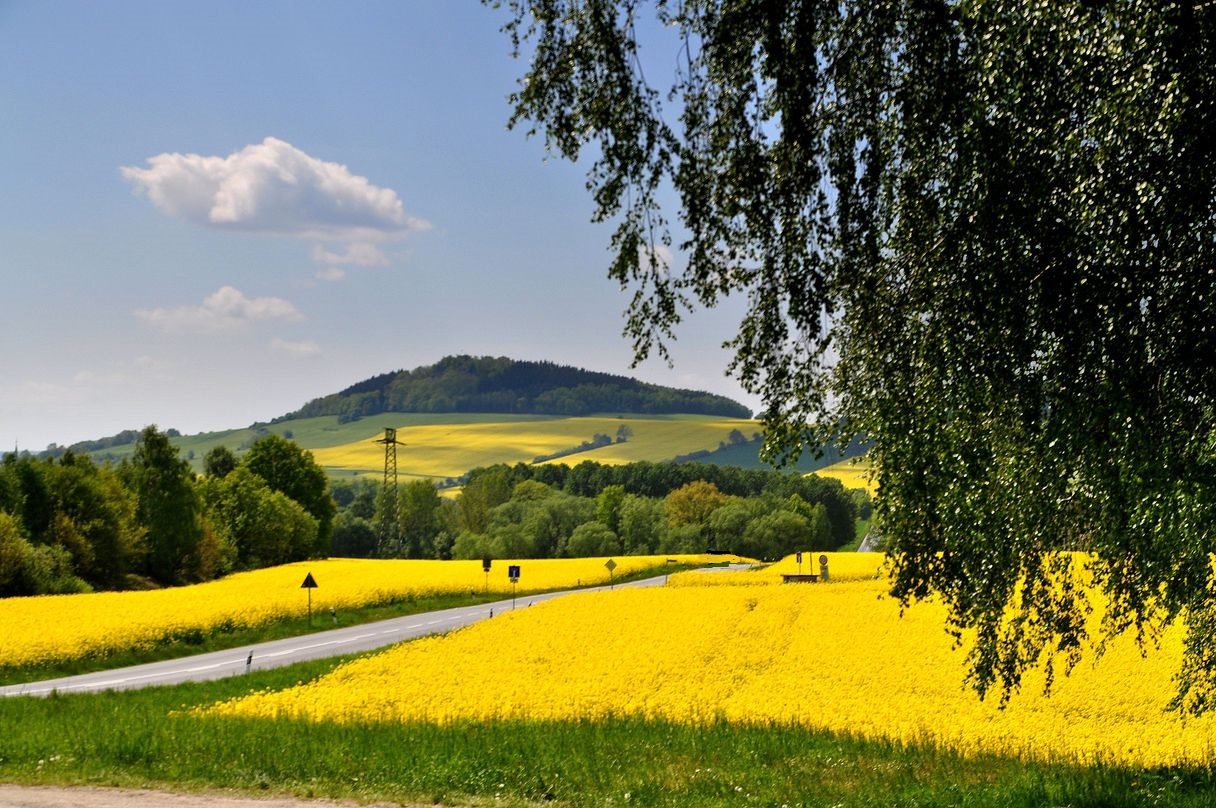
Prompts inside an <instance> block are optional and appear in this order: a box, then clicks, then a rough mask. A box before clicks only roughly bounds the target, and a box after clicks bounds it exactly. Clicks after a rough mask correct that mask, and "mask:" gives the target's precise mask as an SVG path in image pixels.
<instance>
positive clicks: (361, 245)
mask: <svg viewBox="0 0 1216 808" xmlns="http://www.w3.org/2000/svg"><path fill="white" fill-rule="evenodd" d="M312 260H314V261H316V262H317V263H319V264H326V265H328V266H331V267H333V266H357V267H386V266H388V256H387V255H385V254H384V253H383V251H381V249H380V248H379V247H377V246H376V245H375V244H370V243H368V242H366V241H353V242H351V243H350V244H347V245H346V252H342V253H336V252H331V251H329V250H327V249H325V248H324V247H323V246H321V245H320V244H316V245H313V248H312Z"/></svg>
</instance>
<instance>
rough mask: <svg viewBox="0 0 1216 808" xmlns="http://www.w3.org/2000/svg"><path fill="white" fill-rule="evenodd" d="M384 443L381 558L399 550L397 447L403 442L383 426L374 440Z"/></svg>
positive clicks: (387, 427)
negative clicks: (382, 432) (380, 433)
mask: <svg viewBox="0 0 1216 808" xmlns="http://www.w3.org/2000/svg"><path fill="white" fill-rule="evenodd" d="M376 443H383V444H384V482H383V484H382V485H381V486H380V547H379V549H378V552H377V555H378V556H380V557H381V558H387V557H389V556H395V555H396V554H397V553H398V552H400V550H401V538H400V528H399V527H398V526H397V447H398V446H404V445H405V444H404V443H402V442H401V441H399V440H397V430H396V429H394V428H392V427H391V426H386V427H385V428H384V437H383V438H379V439H377V440H376Z"/></svg>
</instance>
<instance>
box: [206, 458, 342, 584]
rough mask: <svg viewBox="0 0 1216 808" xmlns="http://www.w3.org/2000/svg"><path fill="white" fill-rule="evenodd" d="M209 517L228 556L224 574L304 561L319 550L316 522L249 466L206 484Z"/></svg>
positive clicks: (223, 558)
mask: <svg viewBox="0 0 1216 808" xmlns="http://www.w3.org/2000/svg"><path fill="white" fill-rule="evenodd" d="M202 498H203V503H204V506H205V515H206V517H207V521H208V522H209V523H210V525H211V527H212V528H213V529H214V530H215V531H216V533H217V534H218V536H219V538H220V539H221V542H222V544H223V545H226V547H227V548H229V549H228V550H227V552H224V551H221V555H220V570H219V571H220V572H227V571H230V570H232V569H234V568H235V569H259V568H261V567H270V566H274V565H276V564H286V563H287V562H290V561H302V560H304V559H305V558H308V556H309V555H310V554H311V553H312V551H313V549H314V548H315V547H316V537H317V529H318V528H317V520H316V519H315V518H313V516H311V515H310V514H309V513H308V512H307V511H306V510H305V509H304V506H302V505H301V504H300V503H298V502H296V501H295V500H293V499H291V498H290V497H288V496H287V495H286V494H284V493H283V492H281V491H275V490H274V489H272V488H271V487H270V485H269V484H268V483H267V482H266V481H265V480H264V479H262V477H260V476H259V475H257V474H254V473H253V471H252V470H251V469H250V468H249V467H248V466H245V465H242V466H239V467H237V468H236V469H235V470H234V471H233V472H232V473H230V474H228V475H227V476H225V477H209V478H207V479H206V480H205V481H204V483H203V485H202Z"/></svg>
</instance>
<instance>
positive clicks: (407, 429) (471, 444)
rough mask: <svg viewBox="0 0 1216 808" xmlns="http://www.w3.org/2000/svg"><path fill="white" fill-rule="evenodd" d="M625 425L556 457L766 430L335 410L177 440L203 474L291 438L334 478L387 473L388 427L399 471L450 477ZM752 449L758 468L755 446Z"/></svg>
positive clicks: (685, 450)
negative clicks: (211, 460)
mask: <svg viewBox="0 0 1216 808" xmlns="http://www.w3.org/2000/svg"><path fill="white" fill-rule="evenodd" d="M622 424H626V425H628V426H629V428H630V429H632V430H633V436H632V437H631V438H630V439H629V440H628V441H626V442H625V443H622V444H616V443H614V444H612V445H611V446H604V447H601V448H599V449H595V450H593V451H589V452H580V453H578V454H573V455H569V456H567V457H563V458H558V459H556V460H554V461H551V462H555V463H566V464H568V465H575V464H577V463H580V462H582V461H583V460H595V461H596V462H599V463H606V464H622V463H632V462H635V461H639V460H649V461H652V462H658V461H662V460H671V459H673V458H675V457H676V456H677V455H685V454H690V453H692V452H696V451H701V450H708V451H713V450H715V449H717V448H718V445H719V444H720V443H723V442H727V441H728V438H729V435H730V432H731V430H733V429H738V430H739V431H740V432H742V433H743V434H744V436H746V437H748V438H750V437H751V436H752V434H753V433H755V432H759V431H761V429H762V428H761V426H760V423H759V422H758V421H749V420H743V419H733V418H719V417H716V416H706V415H654V416H637V415H624V416H615V415H604V416H598V417H589V418H571V417H563V416H555V415H509V414H503V413H380V414H378V415H370V416H368V417H366V418H361V419H359V420H358V421H351V422H349V423H345V424H339V423H338V419H337V417H336V416H321V417H317V418H300V419H296V420H292V421H283V422H281V423H277V424H267V425H264V426H261V427H257V428H245V429H231V430H225V431H221V432H202V433H199V434H197V435H183V436H181V437H177V438H173V439H172V440H171V442H172V443H173V445H174V446H176V447H178V449H179V450H180V452H181V454H182V456H183V457H184V458H186V459H187V460H188V461H190V464H191V466H192V467H193V468H194V470H195V471H197V472H201V471H202V467H203V457H204V456H205V455H206V454H207V452H208V451H210V450H211V449H212V448H214V447H216V446H226V447H228V448H229V449H231V450H232V451H234V452H236V453H237V455H238V456H240V454H241V453H242V452H243V451H244V450H245V449H246V448H248V447H249V445H250V444H252V443H253V442H254V441H255V440H257V439H258V438H259V437H263V436H265V435H271V434H273V435H282V436H283V437H286V438H290V439H291V440H293V441H295V442H296V443H298V444H299V445H300V446H301V447H303V448H305V449H309V450H311V451H312V453H313V456H314V457H315V458H316V460H317V462H318V463H320V464H321V465H322V466H324V467H325V470H326V471H327V472H328V473H329V474H331V475H341V476H349V475H351V474H356V475H357V474H372V473H379V472H381V471H382V470H383V469H384V447H383V446H382V445H380V444H377V443H376V442H375V441H376V439H377V438H379V437H381V436H383V434H384V429H385V427H394V428H396V429H397V430H398V433H397V438H398V440H401V441H403V442H404V443H405V444H406V445H405V446H402V447H399V448H398V450H397V468H398V473H399V474H401V475H403V476H406V477H409V476H411V475H414V476H421V477H429V478H439V479H443V478H447V477H459V476H460V475H462V474H464V473H465V472H467V471H469V470H470V469H473V468H477V467H478V466H487V465H492V464H494V463H509V464H515V463H520V462H523V463H531V462H532V460H533V459H534V458H536V457H537V456H539V455H545V454H552V453H554V452H558V451H561V450H563V449H566V448H569V447H572V446H577V445H579V444H580V443H583V442H584V441H589V440H591V437H592V435H594V434H595V433H597V432H599V433H602V434H605V435H608V436H609V437H612V438H614V439H615V437H616V431H617V428H618V427H620V426H621V425H622ZM134 449H135V446H134V444H125V445H122V446H114V447H111V448H108V449H102V450H100V451H97V452H90V453H89V455H90V456H91V457H93V458H94V459H95V460H98V461H104V460H113V461H118V460H122V459H123V458H127V457H130V456H131V453H132V452H133V451H134ZM749 451H751V453H752V455H753V456H752V458H751V459H752V462H753V464H754V463H755V458H754V450H750V449H749Z"/></svg>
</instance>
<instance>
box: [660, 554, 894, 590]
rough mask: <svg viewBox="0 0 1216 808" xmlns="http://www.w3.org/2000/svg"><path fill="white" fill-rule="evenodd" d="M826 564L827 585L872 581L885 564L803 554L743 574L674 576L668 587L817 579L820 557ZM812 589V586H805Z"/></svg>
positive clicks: (879, 559) (873, 557)
mask: <svg viewBox="0 0 1216 808" xmlns="http://www.w3.org/2000/svg"><path fill="white" fill-rule="evenodd" d="M821 556H822V557H824V558H826V559H827V560H828V563H827V567H828V581H829V582H840V581H859V580H874V579H875V578H878V577H879V576H880V575H881V574H882V571H883V565H884V564H885V563H886V561H887V557H886V555H884V554H883V553H820V552H805V553H803V554H802V561H801V562H799V561H798V558H797V556H792V555H791V556H786V557H785V558H783V559H781V560H780V561H778V562H777V563H775V564H768V565H765V566H757V567H755V568H753V569H747V570H727V569H720V570H715V571H713V572H711V573H707V572H702V571H690V572H678V573H676V574H675V575H672V576H671V577H670V578H669V579H668V581H667V583H668V585H669V586H756V585H770V584H780V583H782V580H783V579H782V576H783V575H796V574H801V575H821V574H822V565H821V564H820V563H819V559H820V557H821ZM807 586H814V584H807Z"/></svg>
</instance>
